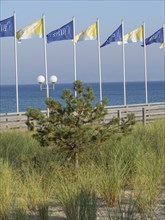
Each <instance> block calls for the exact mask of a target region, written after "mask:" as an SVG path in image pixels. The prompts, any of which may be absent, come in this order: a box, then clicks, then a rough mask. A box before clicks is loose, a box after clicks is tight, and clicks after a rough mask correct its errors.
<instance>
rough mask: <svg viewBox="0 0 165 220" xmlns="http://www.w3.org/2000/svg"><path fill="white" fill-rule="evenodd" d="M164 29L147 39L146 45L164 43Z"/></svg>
mask: <svg viewBox="0 0 165 220" xmlns="http://www.w3.org/2000/svg"><path fill="white" fill-rule="evenodd" d="M163 41H164V39H163V28H161V29H159V30H158V31H156V32H155V33H154V34H153V35H151V36H150V37H148V38H146V39H145V43H146V45H149V44H152V43H163Z"/></svg>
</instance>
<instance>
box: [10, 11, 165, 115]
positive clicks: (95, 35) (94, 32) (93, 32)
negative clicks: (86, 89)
mask: <svg viewBox="0 0 165 220" xmlns="http://www.w3.org/2000/svg"><path fill="white" fill-rule="evenodd" d="M13 17H14V54H15V81H16V111H17V112H19V101H18V100H19V95H18V58H17V41H18V40H20V39H29V37H28V38H26V34H27V33H25V36H24V35H23V34H24V32H23V31H22V30H20V31H18V32H16V13H15V12H14V15H13ZM39 21H40V20H38V21H36V23H37V22H39ZM42 22H43V23H42V25H43V31H42V34H43V36H42V34H41V36H39V38H43V42H44V67H45V78H46V97H47V98H49V85H48V65H47V41H48V37H49V40H50V42H51V41H53V40H54V39H53V37H54V35H52V33H56V32H57V31H59V30H62V28H64V27H65V26H66V25H64V26H63V27H61V28H59V29H57V30H55V31H53V32H51V33H49V34H48V35H46V29H45V15H43V16H42ZM72 22H73V37H72V41H73V63H74V64H73V65H74V80H75V81H76V80H77V69H76V43H77V41H82V40H93V39H97V47H98V73H99V87H100V101H102V71H101V54H100V48H101V47H103V46H105V45H107V44H110V43H111V42H116V41H117V40H116V39H117V38H116V36H115V34H116V35H117V34H120V33H119V32H118V33H117V32H116V31H121V33H122V36H121V44H122V68H123V90H124V91H123V94H124V105H126V104H127V100H126V71H125V68H126V65H125V43H126V42H125V41H128V39H129V37H128V36H127V38H128V39H125V34H124V21H123V20H122V23H121V30H120V27H119V28H118V29H117V30H116V31H115V32H114V33H113V34H112V35H114V36H113V37H114V39H113V40H112V39H111V37H112V35H111V36H110V37H109V38H108V39H107V41H106V42H105V43H104V44H103V45H101V46H100V33H99V19H97V21H96V23H94V24H93V25H91V26H90V27H88V28H87V29H86V30H85V31H83V32H81V33H80V34H78V35H76V34H75V17H73V18H72ZM37 25H38V24H37ZM67 25H70V23H68V24H67ZM37 28H38V27H37ZM141 28H142V35H143V36H142V37H141V38H142V39H143V48H144V81H145V101H146V104H148V91H147V59H146V38H145V23H143V25H142V26H141ZM138 29H139V28H138ZM138 29H136V30H135V31H137V30H138ZM23 30H24V31H27V32H28V31H31V32H29V33H33V31H34V29H32V27H31V25H29V26H27V27H25V28H24V29H23ZM65 31H66V30H65ZM87 31H89V32H90V35H89V36H86V35H85V34H84V33H87ZM135 31H132V32H130V33H133V32H135ZM22 33H23V34H22ZM130 33H129V34H130ZM17 34H20V36H21V37H20V39H19V38H18V36H17ZM21 34H22V35H21ZM127 35H128V34H127ZM8 36H12V35H10V34H9V35H8ZM22 36H23V37H22ZM27 36H28V35H27ZM52 36H53V37H52ZM55 36H56V35H55ZM163 36H165V25H163ZM65 37H66V36H65ZM117 37H118V38H119V36H117ZM138 37H139V36H138ZM150 38H151V37H150ZM52 39H53V40H52ZM66 39H71V38H65V40H66ZM130 39H131V38H130ZM132 39H133V38H132ZM132 39H131V40H132ZM139 39H140V37H139ZM55 40H57V39H55ZM58 40H59V39H58ZM60 40H61V39H60ZM62 40H64V39H63V38H62ZM152 40H153V39H149V38H148V41H152ZM131 42H137V41H131ZM153 42H157V41H153ZM153 42H152V43H153ZM127 43H128V42H127ZM161 43H162V42H161ZM148 44H151V42H150V43H148ZM163 44H164V46H163V48H164V64H165V37H163ZM75 96H77V94H76V92H75ZM47 111H48V115H49V110H48V109H47Z"/></svg>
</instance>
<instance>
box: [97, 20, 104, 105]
mask: <svg viewBox="0 0 165 220" xmlns="http://www.w3.org/2000/svg"><path fill="white" fill-rule="evenodd" d="M97 31H98V33H97V36H98V38H97V45H98V62H99V81H100V102H101V101H102V100H103V97H102V76H101V56H100V32H99V19H97Z"/></svg>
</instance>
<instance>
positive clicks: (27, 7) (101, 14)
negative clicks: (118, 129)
mask: <svg viewBox="0 0 165 220" xmlns="http://www.w3.org/2000/svg"><path fill="white" fill-rule="evenodd" d="M13 11H15V12H16V17H17V24H16V26H17V31H18V30H20V29H22V28H24V27H25V26H27V25H28V24H30V23H32V22H34V21H36V20H38V19H40V18H41V17H42V15H43V14H45V24H46V34H48V33H49V32H51V31H53V30H56V29H58V28H59V27H61V26H63V25H64V24H66V23H68V22H69V21H71V20H72V17H73V16H75V21H76V34H78V33H79V32H81V31H82V30H85V29H86V28H87V27H88V26H90V25H91V24H92V23H94V22H95V21H96V19H97V18H98V19H99V23H100V43H101V44H102V43H103V42H104V41H105V40H106V39H107V38H108V37H109V36H110V35H111V34H112V33H113V32H114V31H115V30H116V29H117V28H118V27H119V25H120V24H121V20H122V19H123V20H124V29H125V30H124V31H125V33H128V32H130V31H132V30H134V29H136V28H137V27H139V26H140V25H141V24H142V23H143V22H145V27H146V33H145V35H146V37H149V36H150V35H152V34H153V33H154V32H156V31H157V30H158V29H160V28H161V27H162V25H163V24H164V23H165V1H164V0H152V1H151V0H150V1H149V0H147V1H145V0H144V1H142V0H138V1H131V0H130V1H124V0H123V1H117V0H116V1H110V0H109V1H69V0H68V1H63V0H61V1H53V0H52V1H35V0H33V1H32V0H31V1H30V0H29V1H25V0H20V1H15V0H13V1H8V0H0V20H3V19H6V18H8V17H11V16H12V15H13ZM159 46H160V45H159V44H152V45H150V46H147V77H148V81H155V80H157V81H158V80H159V81H162V80H164V79H165V67H164V62H165V60H164V50H163V49H159ZM17 50H18V77H19V84H36V83H37V76H38V75H45V73H44V72H45V71H44V44H43V39H33V40H32V39H31V40H24V41H22V43H21V44H18V45H17ZM76 51H77V79H79V80H81V81H83V82H99V72H98V47H97V41H96V40H94V41H84V42H80V43H77V46H76ZM47 60H48V77H50V76H51V75H56V76H57V78H58V83H72V82H73V81H74V68H73V43H72V41H58V42H53V43H50V44H48V45H47ZM125 60H126V81H134V82H136V81H144V50H143V48H142V47H141V44H140V43H132V44H127V45H125ZM0 64H1V66H0V84H1V85H2V84H15V65H14V38H13V37H6V38H0ZM101 67H102V81H103V82H122V80H123V73H122V46H119V45H117V44H116V43H112V44H110V45H107V46H105V47H103V48H101Z"/></svg>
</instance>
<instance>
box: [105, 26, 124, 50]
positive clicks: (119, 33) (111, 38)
mask: <svg viewBox="0 0 165 220" xmlns="http://www.w3.org/2000/svg"><path fill="white" fill-rule="evenodd" d="M116 41H122V25H120V26H119V27H118V29H117V30H116V31H114V32H113V34H112V35H111V36H109V37H108V39H107V40H106V41H105V43H103V44H102V45H101V47H104V46H106V45H107V44H110V43H112V42H116Z"/></svg>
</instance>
